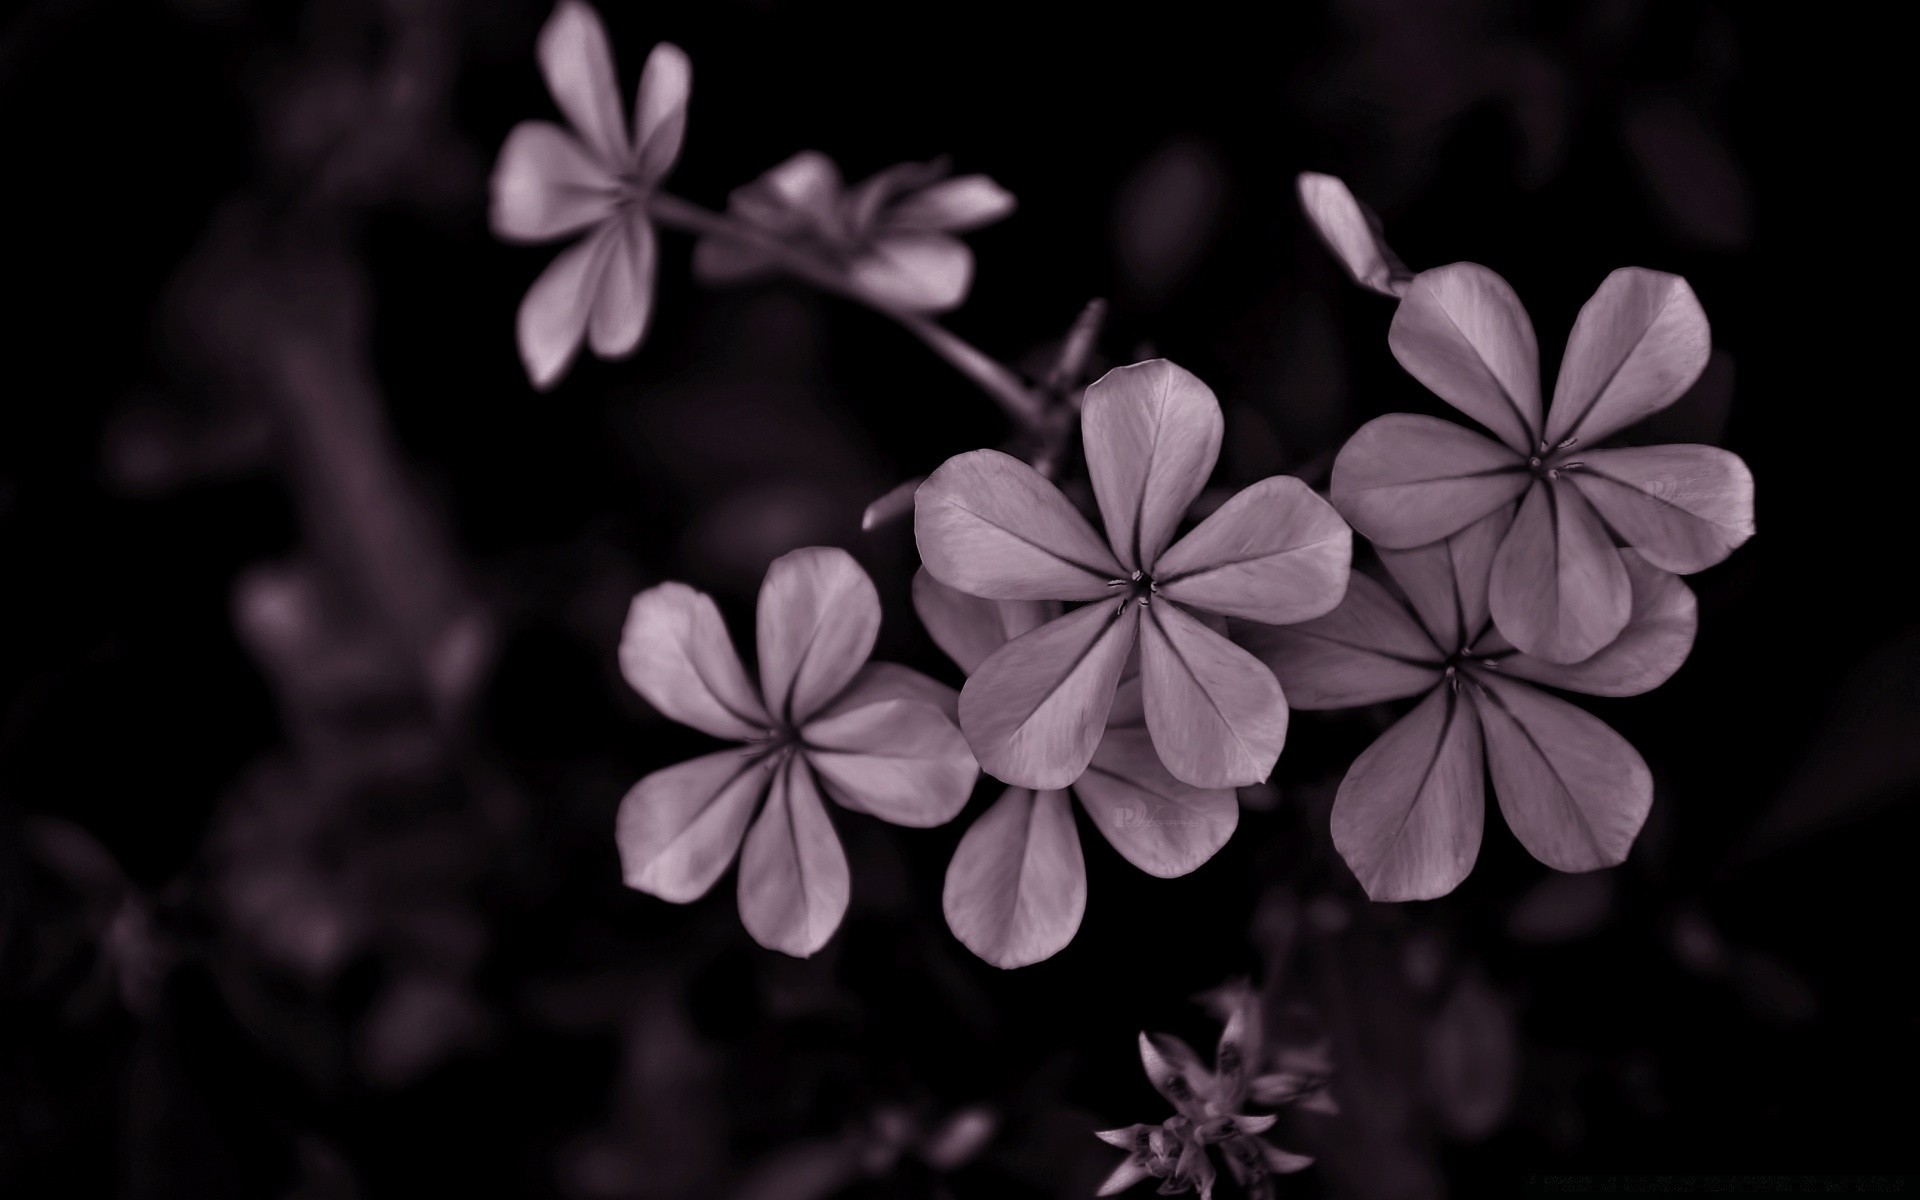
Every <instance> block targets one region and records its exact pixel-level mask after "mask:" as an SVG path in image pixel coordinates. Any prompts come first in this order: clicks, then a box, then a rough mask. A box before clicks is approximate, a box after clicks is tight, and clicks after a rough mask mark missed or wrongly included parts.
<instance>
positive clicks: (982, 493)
mask: <svg viewBox="0 0 1920 1200" xmlns="http://www.w3.org/2000/svg"><path fill="white" fill-rule="evenodd" d="M913 533H914V538H915V540H916V541H917V542H919V544H920V558H921V561H922V562H924V563H926V564H927V570H928V571H929V572H930V573H931V574H932V575H933V577H934V578H935V579H938V580H939V581H940V582H942V583H944V584H946V585H947V586H949V587H955V588H959V589H960V590H961V591H963V592H966V593H967V594H968V595H972V596H985V597H988V598H990V599H995V600H1097V599H1101V598H1103V597H1105V596H1109V595H1112V594H1113V589H1112V588H1110V587H1108V586H1107V584H1108V582H1109V581H1111V580H1114V579H1118V578H1121V577H1123V576H1124V575H1125V574H1126V572H1125V571H1123V570H1122V569H1121V567H1120V564H1119V563H1118V562H1116V561H1114V557H1113V554H1112V553H1111V552H1110V551H1109V550H1108V549H1107V547H1106V546H1105V544H1104V543H1102V542H1101V540H1100V535H1099V534H1097V533H1095V532H1094V530H1093V526H1091V525H1089V524H1088V523H1087V519H1086V518H1085V517H1083V516H1081V515H1080V514H1079V512H1078V511H1076V510H1075V509H1074V507H1073V505H1071V504H1069V503H1067V498H1066V497H1065V496H1062V495H1061V494H1060V489H1058V488H1056V487H1054V486H1053V485H1052V484H1051V483H1048V482H1047V481H1046V480H1045V479H1044V478H1042V477H1041V475H1040V473H1039V472H1038V471H1035V470H1034V469H1033V468H1032V467H1030V466H1028V465H1027V464H1026V463H1023V462H1021V461H1020V460H1019V459H1017V458H1014V457H1013V456H1012V455H1008V454H1002V453H1001V452H1000V451H998V450H974V451H971V452H969V453H966V454H960V455H956V456H955V457H953V458H950V459H948V460H947V461H946V462H945V463H944V464H943V465H942V466H941V467H940V469H939V470H937V471H935V472H934V473H933V474H932V475H930V476H928V477H927V481H926V482H925V483H923V484H921V485H920V490H919V491H918V492H916V493H914V499H913ZM1069 782H1071V781H1069Z"/></svg>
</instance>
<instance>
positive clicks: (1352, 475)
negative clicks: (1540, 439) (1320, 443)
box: [1330, 413, 1533, 549]
mask: <svg viewBox="0 0 1920 1200" xmlns="http://www.w3.org/2000/svg"><path fill="white" fill-rule="evenodd" d="M1532 479H1533V476H1532V475H1531V474H1530V473H1529V472H1528V471H1527V465H1526V463H1525V462H1524V461H1523V460H1522V459H1521V458H1520V457H1519V456H1518V455H1516V454H1515V453H1514V452H1513V451H1511V450H1509V449H1507V448H1506V447H1504V446H1502V445H1501V444H1500V443H1498V442H1496V441H1494V440H1492V439H1491V438H1487V437H1483V436H1481V435H1480V434H1477V433H1475V432H1474V431H1473V430H1471V429H1466V428H1463V427H1461V426H1459V425H1456V424H1454V423H1453V422H1451V421H1442V420H1440V419H1439V418H1438V417H1423V416H1417V415H1415V414H1412V413H1391V414H1389V415H1387V416H1384V417H1378V418H1375V419H1374V420H1371V421H1368V422H1367V423H1366V424H1365V425H1362V426H1361V427H1360V430H1359V432H1357V433H1355V434H1354V435H1353V436H1352V437H1350V438H1348V439H1347V444H1346V445H1344V446H1342V447H1340V454H1339V456H1338V457H1337V458H1335V459H1334V461H1333V486H1332V488H1331V489H1330V493H1331V495H1332V497H1333V503H1334V507H1336V508H1338V509H1339V510H1340V515H1341V516H1343V517H1345V518H1346V519H1347V520H1349V521H1351V522H1353V527H1354V528H1355V529H1356V530H1358V531H1359V532H1360V533H1362V534H1364V535H1365V536H1366V537H1367V538H1368V539H1370V540H1371V541H1373V542H1374V543H1376V544H1378V545H1381V546H1386V547H1389V548H1392V549H1406V548H1409V547H1412V546H1424V545H1426V544H1427V543H1428V542H1433V541H1438V540H1439V539H1440V538H1443V537H1446V536H1448V535H1449V534H1453V533H1457V532H1459V531H1460V530H1462V529H1464V528H1466V527H1467V526H1468V525H1470V524H1472V523H1473V522H1475V521H1477V520H1479V519H1480V518H1481V517H1484V516H1486V515H1487V514H1488V513H1490V512H1492V511H1494V510H1495V509H1497V508H1499V507H1500V506H1501V505H1503V504H1508V503H1510V502H1512V501H1513V500H1515V499H1517V498H1518V497H1519V495H1520V493H1522V492H1524V491H1526V490H1527V484H1528V483H1529V482H1531V481H1532Z"/></svg>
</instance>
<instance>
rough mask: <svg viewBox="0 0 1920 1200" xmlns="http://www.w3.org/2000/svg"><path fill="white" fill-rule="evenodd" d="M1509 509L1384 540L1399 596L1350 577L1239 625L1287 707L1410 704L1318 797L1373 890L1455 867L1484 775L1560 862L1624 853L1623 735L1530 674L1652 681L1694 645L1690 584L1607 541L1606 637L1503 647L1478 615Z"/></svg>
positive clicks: (1538, 845) (1527, 838)
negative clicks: (1321, 600) (1612, 606)
mask: <svg viewBox="0 0 1920 1200" xmlns="http://www.w3.org/2000/svg"><path fill="white" fill-rule="evenodd" d="M1513 520H1514V518H1513V516H1512V514H1511V512H1510V511H1509V510H1508V509H1506V508H1502V509H1498V510H1496V511H1494V512H1492V513H1489V514H1487V515H1485V516H1483V517H1481V518H1480V519H1479V520H1477V521H1475V522H1474V523H1473V524H1471V525H1469V526H1468V527H1467V528H1466V529H1463V530H1461V531H1460V532H1458V533H1456V534H1454V535H1453V536H1452V537H1449V538H1447V539H1446V540H1444V541H1440V542H1435V543H1432V544H1430V545H1427V546H1423V547H1420V548H1418V549H1415V550H1402V551H1394V550H1383V551H1382V552H1381V558H1382V560H1383V561H1384V562H1385V564H1386V567H1387V571H1388V573H1389V574H1390V575H1391V576H1392V578H1393V580H1394V581H1395V582H1396V583H1398V584H1399V586H1400V588H1401V589H1402V591H1403V592H1404V599H1403V598H1402V597H1401V596H1397V595H1395V594H1394V593H1393V592H1392V591H1390V590H1389V589H1388V588H1387V587H1385V586H1383V585H1382V584H1380V583H1378V582H1376V581H1375V580H1374V579H1372V578H1371V577H1369V576H1367V575H1364V574H1361V573H1359V572H1355V574H1354V577H1353V580H1352V582H1351V584H1350V586H1349V587H1348V590H1347V598H1346V600H1345V601H1344V602H1343V603H1342V604H1341V605H1340V607H1339V608H1338V609H1336V610H1334V611H1333V612H1331V613H1329V614H1327V615H1326V616H1325V617H1322V618H1321V619H1319V620H1317V621H1311V622H1307V623H1306V624H1303V625H1298V626H1294V627H1292V628H1288V629H1265V628H1252V627H1249V628H1247V629H1246V630H1244V631H1242V637H1243V640H1244V641H1245V642H1246V644H1247V645H1248V646H1249V647H1250V648H1251V649H1252V650H1253V651H1254V653H1256V654H1258V655H1259V656H1260V658H1261V660H1262V661H1264V662H1265V663H1267V664H1268V665H1269V666H1271V667H1272V668H1273V670H1274V672H1275V674H1277V675H1278V676H1279V677H1280V679H1281V680H1282V681H1283V682H1284V683H1285V685H1286V688H1287V692H1288V695H1290V696H1291V697H1292V698H1293V702H1294V703H1295V704H1296V705H1298V706H1300V707H1301V708H1307V709H1334V708H1351V707H1354V706H1357V705H1365V704H1377V703H1381V702H1384V701H1390V700H1399V699H1404V698H1408V697H1413V696H1420V697H1422V699H1421V701H1420V703H1419V704H1418V705H1416V706H1415V707H1414V708H1413V710H1412V711H1411V712H1409V713H1408V714H1407V715H1406V716H1404V717H1402V718H1401V719H1400V720H1399V721H1398V722H1397V723H1396V724H1395V725H1393V727H1392V728H1390V729H1388V730H1387V732H1386V733H1384V734H1382V735H1381V736H1380V738H1379V739H1378V740H1377V741H1375V742H1374V743H1373V745H1372V746H1370V747H1368V748H1367V750H1366V751H1365V752H1363V753H1362V754H1361V755H1360V757H1359V758H1358V759H1356V760H1355V761H1354V764H1353V766H1352V767H1351V768H1350V769H1349V770H1348V771H1347V774H1346V778H1345V779H1344V780H1342V781H1341V784H1340V790H1339V793H1338V795H1337V796H1336V797H1335V800H1334V805H1333V816H1332V825H1333V841H1334V845H1335V846H1336V847H1337V848H1338V849H1339V851H1340V855H1341V857H1342V858H1344V859H1345V860H1346V862H1347V866H1348V867H1350V868H1351V869H1352V870H1353V873H1354V876H1355V877H1356V878H1357V879H1359V881H1360V885H1361V886H1362V887H1363V888H1365V889H1366V892H1367V895H1369V896H1371V897H1372V898H1373V899H1375V900H1425V899H1431V898H1433V897H1435V896H1444V895H1445V894H1447V893H1448V892H1450V891H1452V890H1453V889H1454V888H1455V887H1457V886H1458V885H1459V884H1460V881H1461V880H1463V879H1465V878H1466V876H1467V873H1468V871H1470V870H1471V869H1472V868H1473V862H1474V859H1475V858H1476V857H1477V856H1478V855H1479V853H1480V836H1481V826H1482V821H1483V818H1484V812H1485V798H1484V796H1485V793H1484V786H1485V783H1484V781H1485V777H1486V776H1487V775H1488V774H1491V776H1492V778H1493V791H1494V795H1495V797H1496V798H1497V799H1498V800H1499V803H1500V811H1501V812H1502V813H1504V814H1505V815H1506V819H1507V824H1508V826H1509V827H1510V828H1512V830H1513V832H1514V834H1515V836H1517V837H1518V838H1519V839H1520V843H1521V844H1522V845H1523V846H1525V847H1526V848H1527V850H1528V851H1529V852H1530V853H1532V855H1533V856H1534V857H1535V858H1537V859H1539V860H1540V861H1541V862H1543V863H1545V864H1547V865H1548V866H1550V867H1553V868H1555V869H1557V870H1561V871H1591V870H1596V869H1598V868H1601V867H1609V866H1614V865H1616V864H1618V863H1619V862H1621V861H1622V860H1624V859H1625V858H1626V856H1627V851H1628V850H1629V849H1631V848H1632V846H1633V842H1634V838H1635V837H1636V836H1637V835H1638V834H1639V832H1640V826H1641V824H1642V823H1643V822H1644V821H1645V820H1646V817H1647V810H1648V808H1649V807H1650V806H1651V805H1652V803H1653V778H1652V776H1651V775H1650V774H1649V773H1648V771H1647V765H1646V763H1645V762H1644V761H1642V760H1641V758H1640V755H1639V754H1638V753H1637V752H1636V751H1635V750H1634V748H1633V747H1632V746H1631V745H1629V744H1628V743H1627V741H1626V739H1624V738H1622V737H1621V736H1620V735H1619V734H1618V733H1615V732H1614V731H1613V730H1612V729H1610V728H1608V727H1607V726H1606V725H1605V724H1603V723H1602V722H1601V721H1600V720H1598V719H1597V718H1595V717H1593V716H1591V715H1589V714H1587V713H1586V712H1584V711H1582V710H1581V709H1579V708H1577V707H1575V706H1574V705H1572V704H1569V703H1567V702H1566V701H1564V700H1560V699H1557V698H1556V697H1554V696H1551V695H1549V694H1547V693H1546V692H1544V691H1542V690H1540V687H1539V686H1535V685H1543V686H1545V687H1550V688H1558V689H1563V690H1566V691H1573V692H1583V693H1586V694H1588V695H1594V696H1632V695H1638V694H1640V693H1642V692H1647V691H1651V690H1652V689H1653V688H1655V687H1658V686H1659V685H1660V684H1662V683H1664V682H1666V680H1667V679H1668V678H1669V677H1670V676H1672V674H1673V673H1674V672H1675V671H1676V670H1678V669H1679V668H1680V664H1681V663H1682V662H1684V661H1685V660H1686V657H1687V654H1688V652H1689V651H1690V650H1691V649H1692V648H1693V637H1694V631H1695V628H1696V627H1697V624H1698V614H1697V611H1696V606H1695V603H1694V598H1693V593H1692V592H1691V591H1689V590H1688V589H1687V586H1686V585H1685V584H1684V583H1682V582H1681V581H1680V580H1679V579H1678V578H1677V577H1676V576H1674V575H1672V574H1670V573H1668V572H1666V571H1662V570H1659V569H1657V568H1655V567H1654V566H1652V565H1651V564H1650V563H1648V562H1647V560H1646V559H1645V558H1644V557H1642V556H1641V555H1640V554H1638V553H1635V552H1634V551H1631V550H1613V549H1609V550H1608V553H1611V554H1614V555H1616V556H1617V557H1618V559H1619V568H1620V571H1621V573H1622V574H1624V575H1625V576H1626V578H1627V580H1628V581H1629V586H1630V588H1631V612H1630V613H1629V615H1628V620H1627V623H1626V628H1625V630H1624V631H1623V632H1622V633H1621V634H1620V636H1619V637H1618V638H1617V639H1616V640H1615V641H1613V642H1612V643H1611V644H1610V645H1609V646H1608V647H1607V648H1606V649H1604V650H1602V651H1601V652H1599V653H1598V654H1595V655H1593V656H1592V657H1590V658H1587V659H1585V660H1584V661H1582V662H1579V663H1575V664H1571V665H1568V664H1561V663H1555V662H1551V661H1549V660H1547V659H1543V658H1539V657H1537V656H1534V655H1530V654H1526V653H1524V652H1522V651H1519V650H1516V649H1514V647H1513V646H1512V644H1511V643H1510V642H1509V641H1508V640H1507V639H1506V638H1505V637H1504V636H1503V635H1502V633H1501V632H1500V630H1499V629H1497V628H1495V627H1494V626H1493V625H1492V623H1491V617H1490V614H1489V608H1490V599H1491V598H1490V594H1489V593H1490V587H1489V575H1490V574H1491V573H1493V571H1494V569H1495V568H1494V567H1493V565H1492V564H1493V563H1495V562H1496V561H1497V558H1498V554H1499V549H1500V547H1501V546H1502V545H1503V544H1504V543H1505V542H1506V541H1508V540H1510V539H1511V537H1512V536H1513V535H1512V533H1511V532H1510V530H1509V526H1510V524H1511V522H1512V521H1513Z"/></svg>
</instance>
